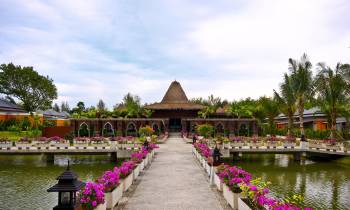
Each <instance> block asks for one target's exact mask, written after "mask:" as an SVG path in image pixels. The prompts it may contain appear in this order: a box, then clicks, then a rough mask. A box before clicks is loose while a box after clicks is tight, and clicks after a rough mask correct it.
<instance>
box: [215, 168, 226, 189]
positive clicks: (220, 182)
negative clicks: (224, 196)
mask: <svg viewBox="0 0 350 210" xmlns="http://www.w3.org/2000/svg"><path fill="white" fill-rule="evenodd" d="M225 166H226V165H225V164H221V165H219V166H217V167H216V169H215V173H214V183H215V185H216V187H217V188H218V190H219V191H222V181H221V180H220V177H219V174H220V173H221V172H222V171H224V169H225Z"/></svg>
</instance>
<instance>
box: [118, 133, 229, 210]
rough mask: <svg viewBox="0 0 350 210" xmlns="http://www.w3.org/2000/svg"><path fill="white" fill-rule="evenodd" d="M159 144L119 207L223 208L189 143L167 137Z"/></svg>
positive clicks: (132, 209) (131, 209)
mask: <svg viewBox="0 0 350 210" xmlns="http://www.w3.org/2000/svg"><path fill="white" fill-rule="evenodd" d="M160 147H161V148H160V149H158V150H157V156H156V158H155V159H154V161H153V162H152V164H151V166H150V168H149V169H148V170H147V171H146V172H145V174H144V175H143V176H141V180H140V183H139V184H138V185H137V186H136V189H135V191H134V193H132V195H131V197H130V198H129V200H128V201H127V202H126V205H125V206H121V207H119V209H128V210H136V209H208V210H209V209H210V210H215V209H223V207H222V205H221V203H220V201H219V198H218V196H217V193H216V192H214V191H213V190H212V189H211V188H210V187H209V183H208V181H207V178H206V177H205V175H204V173H203V171H202V169H201V168H200V167H199V165H198V163H197V162H196V160H195V159H194V158H193V156H192V152H191V145H190V144H185V143H184V142H183V140H182V139H181V138H180V137H170V138H169V139H168V141H167V143H166V144H162V145H160Z"/></svg>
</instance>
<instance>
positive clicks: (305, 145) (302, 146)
mask: <svg viewBox="0 0 350 210" xmlns="http://www.w3.org/2000/svg"><path fill="white" fill-rule="evenodd" d="M300 149H309V142H307V141H301V142H300Z"/></svg>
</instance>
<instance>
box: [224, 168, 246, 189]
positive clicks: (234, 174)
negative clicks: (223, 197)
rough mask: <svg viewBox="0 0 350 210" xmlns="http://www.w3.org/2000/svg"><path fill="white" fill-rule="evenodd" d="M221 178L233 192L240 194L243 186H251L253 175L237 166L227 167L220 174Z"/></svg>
mask: <svg viewBox="0 0 350 210" xmlns="http://www.w3.org/2000/svg"><path fill="white" fill-rule="evenodd" d="M219 177H220V179H221V180H222V182H223V183H225V184H226V185H227V186H228V187H229V188H230V189H231V191H232V192H234V193H240V192H241V191H242V190H241V189H240V185H241V184H243V183H244V184H249V183H250V179H251V174H250V173H248V172H246V171H245V170H243V169H240V168H238V167H237V166H232V167H230V166H228V165H225V166H224V169H223V170H222V171H221V172H220V173H219Z"/></svg>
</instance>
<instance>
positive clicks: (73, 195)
mask: <svg viewBox="0 0 350 210" xmlns="http://www.w3.org/2000/svg"><path fill="white" fill-rule="evenodd" d="M57 180H58V183H57V184H55V185H54V186H52V187H50V188H49V189H48V190H47V192H58V205H57V206H55V207H53V209H54V210H74V209H75V208H76V207H77V204H78V202H77V192H78V191H79V190H80V189H81V188H83V187H84V186H85V183H84V182H81V181H79V180H78V175H77V174H76V173H74V172H73V171H71V170H70V168H69V161H68V166H67V169H66V170H65V171H64V172H63V173H62V174H61V175H60V176H59V177H57Z"/></svg>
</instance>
